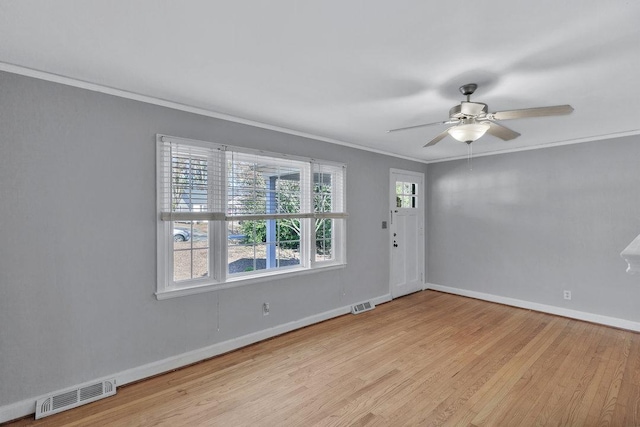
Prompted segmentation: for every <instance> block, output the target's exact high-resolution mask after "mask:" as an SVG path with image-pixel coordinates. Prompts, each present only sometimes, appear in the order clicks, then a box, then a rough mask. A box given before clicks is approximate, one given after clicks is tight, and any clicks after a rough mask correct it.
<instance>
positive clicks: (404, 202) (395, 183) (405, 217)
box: [389, 169, 425, 298]
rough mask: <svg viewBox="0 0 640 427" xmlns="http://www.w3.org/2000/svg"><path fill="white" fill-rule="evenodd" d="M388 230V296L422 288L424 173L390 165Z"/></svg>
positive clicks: (405, 293)
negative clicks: (389, 272) (399, 168)
mask: <svg viewBox="0 0 640 427" xmlns="http://www.w3.org/2000/svg"><path fill="white" fill-rule="evenodd" d="M390 184H391V185H390V187H391V188H390V200H389V201H390V214H391V215H390V217H389V223H390V227H389V231H390V239H389V240H390V244H391V268H390V270H391V278H390V291H391V297H392V298H398V297H401V296H403V295H407V294H410V293H412V292H416V291H419V290H421V289H422V288H423V276H424V261H425V260H424V194H425V192H424V174H421V173H417V172H409V171H401V170H397V169H391V180H390Z"/></svg>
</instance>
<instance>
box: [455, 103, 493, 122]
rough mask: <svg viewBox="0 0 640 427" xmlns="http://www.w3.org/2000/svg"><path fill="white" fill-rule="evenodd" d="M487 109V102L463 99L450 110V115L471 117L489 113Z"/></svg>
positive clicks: (460, 117) (463, 117)
mask: <svg viewBox="0 0 640 427" xmlns="http://www.w3.org/2000/svg"><path fill="white" fill-rule="evenodd" d="M487 111H488V108H487V104H483V103H482V102H467V101H463V102H461V103H460V104H459V105H456V106H455V107H453V108H451V109H450V110H449V117H451V118H452V119H469V118H473V117H478V116H479V115H481V114H487Z"/></svg>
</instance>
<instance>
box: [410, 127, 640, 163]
mask: <svg viewBox="0 0 640 427" xmlns="http://www.w3.org/2000/svg"><path fill="white" fill-rule="evenodd" d="M633 135H640V129H631V130H626V131H620V132H613V133H605V134H602V135H594V136H586V137H583V138H572V139H565V140H562V141H554V142H547V143H545V144H536V145H528V146H525V147H514V148H507V149H504V150H496V151H490V152H488V153H477V154H476V153H473V157H484V156H495V155H498V154H508V153H516V152H518V151H529V150H539V149H541V148H549V147H559V146H561V145H571V144H579V143H581V142H591V141H604V140H608V139H615V138H622V137H625V136H633ZM466 158H467V156H466V155H464V156H455V157H445V158H440V159H434V160H422V163H426V164H430V163H440V162H449V161H451V160H462V159H466ZM416 161H420V160H416Z"/></svg>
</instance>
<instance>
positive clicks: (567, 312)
mask: <svg viewBox="0 0 640 427" xmlns="http://www.w3.org/2000/svg"><path fill="white" fill-rule="evenodd" d="M425 289H432V290H434V291H441V292H446V293H449V294H454V295H461V296H465V297H470V298H475V299H480V300H483V301H490V302H496V303H498V304H504V305H510V306H513V307H519V308H526V309H527V310H534V311H540V312H543V313H549V314H555V315H557V316H562V317H569V318H571V319H577V320H584V321H586V322H591V323H597V324H600V325H605V326H612V327H614V328H620V329H626V330H629V331H634V332H640V322H634V321H631V320H626V319H620V318H618V317H610V316H603V315H601V314H594V313H587V312H585V311H578V310H571V309H569V308H563V307H557V306H555V305H547V304H540V303H537V302H531V301H525V300H520V299H515V298H509V297H503V296H500V295H493V294H486V293H484V292H476V291H470V290H467V289H459V288H451V287H449V286H441V285H436V284H433V283H427V284H426V288H425Z"/></svg>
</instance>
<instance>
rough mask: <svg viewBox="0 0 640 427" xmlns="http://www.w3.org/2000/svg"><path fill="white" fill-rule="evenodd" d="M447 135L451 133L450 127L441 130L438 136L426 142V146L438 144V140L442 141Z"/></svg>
mask: <svg viewBox="0 0 640 427" xmlns="http://www.w3.org/2000/svg"><path fill="white" fill-rule="evenodd" d="M447 135H449V129H447V130H445V131H443V132H440V133H439V134H438V136H436V137H435V138H433V139H432V140H431V141H429V142H427V143H426V144H424V147H431V146H432V145H436V144H437V143H438V142H440V141H441V140H442V139H443V138H444V137H445V136H447Z"/></svg>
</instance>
